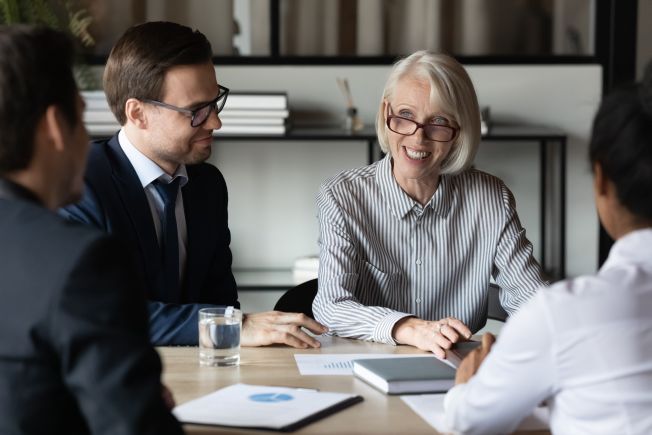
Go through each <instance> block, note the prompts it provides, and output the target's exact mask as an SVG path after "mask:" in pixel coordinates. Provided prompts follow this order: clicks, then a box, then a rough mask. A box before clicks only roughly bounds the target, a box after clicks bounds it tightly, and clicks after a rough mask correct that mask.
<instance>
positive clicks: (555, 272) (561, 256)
mask: <svg viewBox="0 0 652 435" xmlns="http://www.w3.org/2000/svg"><path fill="white" fill-rule="evenodd" d="M214 140H215V142H216V143H217V144H219V142H220V141H222V140H224V141H364V142H366V144H367V160H368V162H369V163H373V162H374V161H376V160H378V159H380V158H381V157H382V153H381V151H380V148H379V146H378V143H377V140H376V133H375V130H374V129H373V128H369V127H368V128H365V129H364V130H362V131H360V132H356V133H348V132H346V131H344V130H342V129H339V128H328V127H318V128H317V127H302V128H292V129H289V130H288V132H287V133H286V134H284V135H244V134H238V135H232V134H221V135H219V136H216V137H215V139H214ZM566 140H567V137H566V135H565V134H564V133H563V132H561V131H559V130H555V129H550V128H546V127H537V126H524V125H518V126H510V125H495V126H493V127H492V128H491V129H490V131H489V133H488V134H487V135H485V136H483V137H482V141H483V142H527V143H533V144H535V145H536V146H538V148H539V165H540V180H539V184H540V192H539V213H540V222H541V225H540V237H541V239H540V240H541V241H542V243H541V246H540V259H541V264H542V267H543V268H544V270H545V271H546V272H547V273H548V275H549V276H550V277H551V279H553V280H558V279H562V278H564V277H565V274H566V272H565V261H566V260H565V257H566V256H565V247H566V218H565V217H566ZM234 274H235V276H236V282H237V283H238V288H239V289H241V290H263V289H269V290H283V289H288V288H290V287H292V286H294V285H295V284H294V282H293V280H292V271H291V270H289V269H239V270H238V269H236V270H234Z"/></svg>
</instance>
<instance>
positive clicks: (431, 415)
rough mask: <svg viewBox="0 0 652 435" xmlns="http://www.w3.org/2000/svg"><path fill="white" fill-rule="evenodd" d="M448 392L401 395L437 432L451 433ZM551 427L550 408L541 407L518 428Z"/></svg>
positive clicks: (520, 429) (541, 428) (524, 429)
mask: <svg viewBox="0 0 652 435" xmlns="http://www.w3.org/2000/svg"><path fill="white" fill-rule="evenodd" d="M445 396H446V394H421V395H417V396H401V399H403V401H404V402H405V403H406V404H407V405H408V406H409V407H410V408H412V410H413V411H414V412H416V413H417V414H418V415H419V417H421V418H423V419H424V420H425V421H427V422H428V424H429V425H430V426H432V427H434V428H435V430H436V431H437V432H441V433H451V432H452V431H451V430H450V428H449V427H448V425H446V418H445V414H444V397H445ZM548 428H549V412H548V408H545V407H539V408H536V409H535V410H534V412H532V414H531V415H529V416H528V417H526V418H525V419H524V420H523V421H522V422H521V424H520V425H519V426H518V428H517V430H519V431H526V430H546V429H548Z"/></svg>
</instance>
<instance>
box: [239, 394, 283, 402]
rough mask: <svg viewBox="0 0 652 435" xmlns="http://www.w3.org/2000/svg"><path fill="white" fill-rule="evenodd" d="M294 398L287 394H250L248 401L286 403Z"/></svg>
mask: <svg viewBox="0 0 652 435" xmlns="http://www.w3.org/2000/svg"><path fill="white" fill-rule="evenodd" d="M292 399H294V397H292V396H290V395H289V394H283V393H261V394H252V395H251V396H249V400H253V401H254V402H267V403H277V402H287V401H288V400H292Z"/></svg>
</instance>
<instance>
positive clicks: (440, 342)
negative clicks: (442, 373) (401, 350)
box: [392, 317, 471, 359]
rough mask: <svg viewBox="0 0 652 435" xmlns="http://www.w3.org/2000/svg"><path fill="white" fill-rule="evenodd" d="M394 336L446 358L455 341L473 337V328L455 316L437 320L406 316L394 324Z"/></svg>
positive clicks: (403, 341) (397, 339) (397, 340)
mask: <svg viewBox="0 0 652 435" xmlns="http://www.w3.org/2000/svg"><path fill="white" fill-rule="evenodd" d="M392 336H393V337H394V339H395V340H396V342H397V343H400V344H409V345H411V346H415V347H418V348H419V349H421V350H427V351H430V352H432V353H434V354H435V355H436V356H437V357H439V358H442V359H444V358H446V351H445V349H450V348H451V347H452V346H453V343H457V342H458V341H463V340H467V339H469V338H471V330H470V329H469V328H468V327H467V326H466V325H465V324H464V323H462V322H461V321H460V320H458V319H456V318H454V317H446V318H445V319H441V320H437V321H430V320H422V319H417V318H416V317H406V318H404V319H401V320H399V321H398V322H397V323H396V325H394V330H393V332H392Z"/></svg>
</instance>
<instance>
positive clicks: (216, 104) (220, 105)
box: [141, 85, 230, 128]
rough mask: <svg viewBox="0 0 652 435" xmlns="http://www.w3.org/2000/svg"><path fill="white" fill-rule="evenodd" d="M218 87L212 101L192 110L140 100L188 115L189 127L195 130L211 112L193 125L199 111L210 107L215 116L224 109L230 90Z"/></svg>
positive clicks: (146, 99)
mask: <svg viewBox="0 0 652 435" xmlns="http://www.w3.org/2000/svg"><path fill="white" fill-rule="evenodd" d="M218 87H219V89H220V91H219V93H218V94H217V97H215V99H214V100H211V101H209V102H208V103H206V104H202V105H201V106H200V107H198V108H196V109H194V110H190V109H184V108H183V107H177V106H173V105H172V104H168V103H164V102H162V101H157V100H150V99H148V98H145V99H142V100H141V101H142V102H144V103H148V104H152V105H154V106H158V107H163V108H164V109H169V110H174V111H175V112H179V113H183V114H185V115H188V116H189V117H190V126H191V127H193V128H196V127H199V126H201V125H203V124H204V123H205V122H206V121H207V120H208V117H209V116H210V115H211V111H210V110H209V111H208V112H206V117H205V118H204V119H202V120H201V121H198V122H197V123H195V119H197V114H198V113H199V112H200V111H202V110H204V109H206V108H207V107H211V106H212V109H213V111H214V112H215V113H216V114H219V113H220V112H221V111H222V109H224V105H225V104H226V98H227V97H228V96H229V92H230V89H229V88H227V87H226V86H222V85H218Z"/></svg>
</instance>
